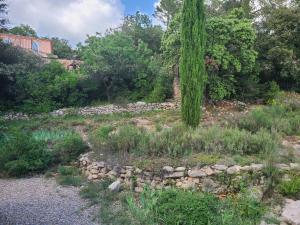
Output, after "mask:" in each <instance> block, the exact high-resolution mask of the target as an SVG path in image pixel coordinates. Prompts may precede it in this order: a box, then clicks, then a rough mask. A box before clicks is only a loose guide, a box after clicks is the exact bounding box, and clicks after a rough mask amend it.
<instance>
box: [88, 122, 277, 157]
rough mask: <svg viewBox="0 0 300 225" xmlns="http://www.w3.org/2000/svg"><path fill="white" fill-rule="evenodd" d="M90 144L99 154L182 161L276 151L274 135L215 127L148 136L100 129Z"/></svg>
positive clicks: (137, 131)
mask: <svg viewBox="0 0 300 225" xmlns="http://www.w3.org/2000/svg"><path fill="white" fill-rule="evenodd" d="M104 134H105V135H104ZM93 140H94V144H95V146H96V148H97V150H98V151H99V152H111V153H114V152H121V153H122V154H133V155H136V156H141V155H148V156H171V157H181V156H187V155H191V154H192V153H193V154H197V153H210V154H225V155H226V154H227V155H254V154H255V155H263V154H265V153H270V152H271V151H274V150H275V149H276V148H277V147H278V139H277V137H276V135H272V134H270V133H269V132H268V131H267V130H264V129H261V130H259V131H258V132H257V133H251V132H249V131H245V130H239V129H238V128H221V127H218V126H213V127H210V128H198V129H196V130H191V129H187V128H185V127H182V126H176V127H173V128H169V129H164V130H162V131H161V132H147V131H145V130H143V129H141V128H137V127H135V126H132V125H126V126H121V127H118V128H111V127H109V129H108V128H107V127H103V128H100V129H99V130H97V131H96V132H95V135H94V137H93Z"/></svg>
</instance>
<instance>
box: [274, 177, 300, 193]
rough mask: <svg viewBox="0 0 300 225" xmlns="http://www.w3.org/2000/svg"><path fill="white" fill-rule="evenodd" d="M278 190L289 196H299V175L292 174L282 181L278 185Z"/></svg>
mask: <svg viewBox="0 0 300 225" xmlns="http://www.w3.org/2000/svg"><path fill="white" fill-rule="evenodd" d="M278 190H279V192H280V193H281V194H282V195H284V196H286V197H290V198H298V197H300V177H299V174H298V175H294V176H292V178H291V179H290V180H287V181H283V182H281V183H280V184H279V185H278Z"/></svg>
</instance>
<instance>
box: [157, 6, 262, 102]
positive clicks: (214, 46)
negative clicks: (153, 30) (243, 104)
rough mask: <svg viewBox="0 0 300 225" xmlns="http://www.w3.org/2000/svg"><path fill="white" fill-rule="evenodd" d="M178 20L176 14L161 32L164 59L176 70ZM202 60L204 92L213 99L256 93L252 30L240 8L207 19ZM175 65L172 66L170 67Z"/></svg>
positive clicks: (249, 22) (178, 40)
mask: <svg viewBox="0 0 300 225" xmlns="http://www.w3.org/2000/svg"><path fill="white" fill-rule="evenodd" d="M180 20H181V14H176V15H175V17H174V18H173V20H172V21H171V23H170V25H169V28H168V29H167V31H166V33H165V34H164V36H163V40H162V49H163V56H164V60H165V63H166V64H167V65H168V67H169V68H172V70H171V71H172V72H173V73H175V74H176V72H177V70H176V67H177V65H178V62H179V57H180V46H181V40H180V33H181V32H180ZM206 32H207V39H208V40H210V41H209V42H207V44H206V52H205V56H206V57H205V63H206V69H207V74H208V85H207V88H206V95H207V97H208V98H211V99H213V100H222V99H224V98H232V97H238V98H247V97H249V96H250V97H251V96H253V95H256V94H258V91H259V86H258V74H257V72H256V58H257V52H256V51H255V50H254V44H255V40H256V39H255V37H256V36H255V30H254V28H253V26H252V24H251V20H249V19H245V17H244V14H243V10H241V9H235V10H233V11H232V12H231V13H229V14H227V15H224V16H215V17H211V18H208V19H207V22H206ZM174 68H175V69H174Z"/></svg>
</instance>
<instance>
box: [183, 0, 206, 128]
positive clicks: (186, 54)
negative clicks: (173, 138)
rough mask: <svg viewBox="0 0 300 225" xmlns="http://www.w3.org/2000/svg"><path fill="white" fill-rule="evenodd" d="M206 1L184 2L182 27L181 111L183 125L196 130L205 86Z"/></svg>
mask: <svg viewBox="0 0 300 225" xmlns="http://www.w3.org/2000/svg"><path fill="white" fill-rule="evenodd" d="M204 47H205V16H204V2H203V0H184V4H183V12H182V25H181V59H180V77H181V111H182V119H183V122H184V123H185V124H186V125H188V126H190V127H197V126H198V125H199V122H200V117H201V103H202V98H203V91H204V86H205V85H204V84H205V79H206V75H205V64H204V52H205V51H204Z"/></svg>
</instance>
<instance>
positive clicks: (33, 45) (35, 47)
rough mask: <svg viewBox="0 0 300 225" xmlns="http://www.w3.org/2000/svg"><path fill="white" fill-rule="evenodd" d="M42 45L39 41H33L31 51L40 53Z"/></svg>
mask: <svg viewBox="0 0 300 225" xmlns="http://www.w3.org/2000/svg"><path fill="white" fill-rule="evenodd" d="M39 47H40V44H39V43H38V42H37V41H32V44H31V49H32V50H33V51H35V52H38V51H39Z"/></svg>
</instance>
